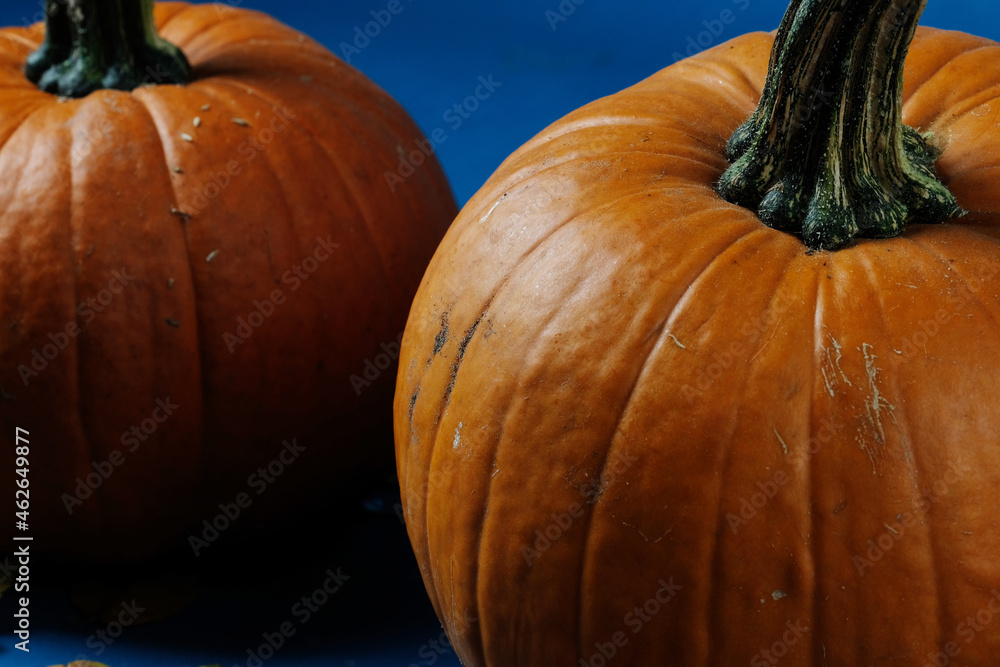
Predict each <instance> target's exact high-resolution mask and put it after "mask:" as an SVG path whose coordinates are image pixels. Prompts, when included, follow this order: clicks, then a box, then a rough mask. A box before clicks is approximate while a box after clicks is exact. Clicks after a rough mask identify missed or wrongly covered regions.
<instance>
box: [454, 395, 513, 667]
mask: <svg viewBox="0 0 1000 667" xmlns="http://www.w3.org/2000/svg"><path fill="white" fill-rule="evenodd" d="M509 414H510V413H509V411H504V421H503V422H502V423H501V424H500V426H499V427H498V428H497V435H496V440H497V442H502V441H503V434H504V431H505V430H506V426H507V422H506V420H507V419H508V417H509ZM499 452H500V448H499V447H493V457H492V459H493V460H492V465H491V466H490V468H491V469H493V470H496V467H497V460H498V459H499ZM492 494H493V477H492V476H491V477H490V478H489V479H488V480H487V481H486V492H485V493H483V511H482V517H481V518H480V519H479V523H478V524H477V525H476V530H475V533H473V534H474V535H476V536H477V537H476V566H475V570H473V575H472V583H473V585H474V586H475V590H476V594H475V595H474V596H470V597H472V599H474V600H475V602H476V610H475V614H476V615H475V618H476V619H478V620H480V621H481V620H482V615H481V614H480V611H479V610H480V609H481V608H483V607H486V605H484V604H483V602H482V600H481V599H480V597H481V596H482V595H483V593H482V589H481V588H480V586H479V573H480V572H482V570H483V566H482V559H483V542H484V541H485V538H486V519H487V518H488V517H489V514H490V499H491V497H492ZM475 638H476V639H477V640H478V647H475V646H474V647H470V650H471V651H472V653H473V655H476V656H477V658H476V659H477V660H479V662H478V663H477V662H475V660H474V661H473V663H472V664H480V663H484V662H485V661H486V637H485V633H484V632H483V630H482V627H481V626H480V628H478V629H477V630H476V633H475ZM476 648H478V649H479V650H478V652H476V650H475V649H476ZM459 657H460V658H464V657H465V656H459ZM463 662H464V661H463Z"/></svg>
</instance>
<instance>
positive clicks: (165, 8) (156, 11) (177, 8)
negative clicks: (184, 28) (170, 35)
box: [153, 2, 192, 48]
mask: <svg viewBox="0 0 1000 667" xmlns="http://www.w3.org/2000/svg"><path fill="white" fill-rule="evenodd" d="M191 7H192V5H191V4H190V3H188V2H157V3H156V4H155V5H154V6H153V22H154V23H155V24H156V30H157V32H160V33H161V34H162V31H163V29H164V28H166V27H167V26H169V25H170V24H171V23H172V22H173V21H174V19H176V18H177V17H178V16H180V15H182V14H184V13H185V12H186V11H187V10H189V9H191ZM168 12H169V15H167V16H164V14H167V13H168ZM164 39H166V38H164ZM167 41H173V40H167ZM174 44H177V42H174ZM178 48H180V45H178Z"/></svg>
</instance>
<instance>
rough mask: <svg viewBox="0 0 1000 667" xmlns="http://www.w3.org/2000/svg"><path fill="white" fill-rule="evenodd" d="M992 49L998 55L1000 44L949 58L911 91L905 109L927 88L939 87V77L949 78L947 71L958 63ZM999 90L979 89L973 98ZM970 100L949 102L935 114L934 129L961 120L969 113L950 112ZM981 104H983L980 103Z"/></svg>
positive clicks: (993, 87) (994, 88)
mask: <svg viewBox="0 0 1000 667" xmlns="http://www.w3.org/2000/svg"><path fill="white" fill-rule="evenodd" d="M991 49H992V50H996V51H998V53H1000V44H998V43H996V42H993V43H991V44H983V45H981V46H977V47H976V48H973V49H969V50H967V51H961V52H960V53H957V54H955V55H953V56H952V57H950V58H948V59H947V60H944V61H943V62H941V63H940V64H939V67H938V68H937V69H935V70H934V72H933V73H932V74H930V75H928V76H927V77H926V78H925V79H924V80H923V81H921V82H920V85H919V86H917V87H916V88H914V89H913V91H911V92H910V94H909V95H907V97H906V99H905V100H904V101H903V105H904V108H905V106H906V104H907V103H909V102H910V100H912V99H914V98H916V97H917V96H918V95H919V94H920V93H921V91H923V90H924V89H925V88H927V87H928V86H934V85H937V83H938V82H937V79H938V77H942V76H948V75H949V72H948V71H947V70H948V69H949V68H950V67H958V66H959V65H957V64H956V63H958V62H959V61H961V60H963V59H965V58H968V57H971V56H978V55H979V54H980V52H981V51H984V50H991ZM998 88H1000V84H998V85H994V86H991V87H989V88H985V89H984V88H977V89H975V90H972V91H970V92H971V93H972V95H973V96H976V95H980V94H982V93H984V92H986V91H991V90H996V89H998ZM996 97H1000V92H998V94H997V96H995V97H994V98H992V99H996ZM970 99H972V98H970V97H962V98H960V99H957V100H955V101H953V102H949V103H948V106H947V107H945V108H944V109H942V113H936V114H934V120H933V122H932V125H933V127H934V128H935V129H938V128H942V129H945V128H948V127H950V126H951V125H952V124H953V123H954V122H955V121H956V120H958V119H959V118H961V116H963V115H965V113H967V112H962V113H950V112H953V111H954V109H955V107H958V106H964V105H966V104H971V103H970V102H969V100H970ZM980 104H981V102H980ZM975 106H978V104H977V105H974V106H972V108H975Z"/></svg>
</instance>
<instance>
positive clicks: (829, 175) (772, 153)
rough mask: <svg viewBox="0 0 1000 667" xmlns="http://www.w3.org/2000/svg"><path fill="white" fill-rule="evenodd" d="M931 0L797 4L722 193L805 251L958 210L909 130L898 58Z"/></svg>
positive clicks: (730, 150) (732, 150)
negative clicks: (796, 237)
mask: <svg viewBox="0 0 1000 667" xmlns="http://www.w3.org/2000/svg"><path fill="white" fill-rule="evenodd" d="M926 4H927V0H874V1H873V0H792V2H791V5H790V6H789V8H788V11H787V12H786V14H785V17H784V19H783V20H782V22H781V26H780V27H779V29H778V33H777V35H776V38H775V42H774V48H773V49H772V51H771V62H770V67H769V70H768V75H767V83H766V84H765V86H764V91H763V94H762V96H761V99H760V104H759V105H758V107H757V110H756V111H755V112H754V114H753V116H751V118H750V120H748V121H747V122H746V123H744V124H743V125H742V126H741V127H740V128H739V129H737V130H736V132H735V133H734V134H733V136H732V138H731V139H730V140H729V144H728V146H727V147H726V151H727V156H728V157H729V160H730V162H731V163H732V164H731V166H730V167H729V169H728V170H727V171H726V173H725V174H723V175H722V178H721V179H720V181H719V184H718V187H717V190H718V192H719V194H720V195H721V196H722V197H723V198H725V199H726V200H727V201H730V202H732V203H734V204H738V205H740V206H744V207H746V208H749V209H751V210H754V211H757V215H758V216H759V217H760V219H761V220H762V221H763V222H764V224H766V225H768V226H769V227H773V228H775V229H781V230H785V231H789V232H795V233H799V234H801V235H802V239H803V241H804V242H805V244H806V245H807V246H808V247H809V248H810V250H829V249H833V248H837V247H839V246H842V245H845V244H847V243H849V242H850V241H851V240H852V239H853V238H854V237H856V236H862V237H870V238H889V237H893V236H897V235H898V234H900V233H901V232H902V231H903V227H904V225H905V224H906V223H916V222H920V223H938V222H944V221H945V220H948V219H949V218H952V217H955V216H957V215H961V214H962V210H961V209H960V208H959V207H958V204H957V202H956V201H955V197H954V196H953V195H952V194H951V192H949V191H948V188H947V187H945V185H944V184H943V183H941V181H940V180H938V178H937V175H936V174H935V172H934V160H935V159H937V157H938V153H937V152H936V151H935V150H934V148H932V147H931V146H930V145H929V144H928V143H927V141H926V140H925V138H924V137H923V136H921V135H920V134H919V133H918V132H917V131H916V130H914V129H912V128H910V127H907V126H905V125H903V120H902V118H903V112H902V106H903V103H902V99H903V63H904V61H905V59H906V52H907V49H908V48H909V45H910V41H911V40H912V39H913V35H914V34H915V32H916V28H917V22H918V21H919V19H920V15H921V13H923V10H924V7H925V5H926Z"/></svg>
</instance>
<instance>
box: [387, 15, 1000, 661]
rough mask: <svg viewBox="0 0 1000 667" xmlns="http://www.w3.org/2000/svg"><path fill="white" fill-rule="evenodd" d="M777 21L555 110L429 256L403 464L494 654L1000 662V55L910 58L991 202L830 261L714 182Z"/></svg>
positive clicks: (456, 605) (914, 76) (919, 106)
mask: <svg viewBox="0 0 1000 667" xmlns="http://www.w3.org/2000/svg"><path fill="white" fill-rule="evenodd" d="M772 39H773V38H772V36H770V35H766V34H759V33H758V34H751V35H746V36H743V37H740V38H737V39H735V40H733V41H730V42H728V43H726V44H723V45H721V46H719V47H717V48H714V49H712V50H710V51H707V52H705V53H703V54H701V55H699V56H697V57H695V58H691V59H689V60H686V61H682V62H680V63H677V64H675V65H673V66H671V67H668V68H667V69H665V70H663V71H661V72H660V73H658V74H656V75H654V76H652V77H650V78H649V79H647V80H645V81H643V82H641V83H639V84H637V85H636V86H634V87H632V88H629V89H627V90H625V91H623V92H621V93H618V94H616V95H613V96H610V97H608V98H605V99H602V100H598V101H596V102H594V103H592V104H590V105H587V106H586V107H584V108H582V109H580V110H578V111H576V112H574V113H572V114H570V115H569V116H567V117H566V118H564V119H562V120H560V121H558V122H556V123H555V124H553V125H552V126H550V127H549V128H547V129H546V130H544V131H543V132H542V133H541V134H539V135H538V136H537V137H535V138H534V139H532V140H531V141H530V142H528V143H527V144H526V145H525V146H523V147H522V148H521V149H519V150H518V151H516V152H515V153H514V154H513V155H512V156H511V157H510V158H508V159H507V160H506V161H505V162H504V163H503V165H501V166H500V168H499V169H498V170H497V172H496V173H495V174H494V175H493V176H492V178H491V179H490V180H489V181H488V182H487V183H486V185H485V186H484V187H483V188H482V190H481V191H480V192H479V193H478V194H477V195H476V196H475V197H474V198H473V199H472V200H471V201H470V202H469V203H468V205H467V206H466V207H465V208H464V210H463V211H462V212H461V213H460V215H459V217H458V219H457V220H456V222H455V223H454V224H453V226H452V227H451V229H450V230H449V232H448V234H447V236H446V237H445V240H444V242H443V243H442V245H441V247H440V248H439V249H438V251H437V253H436V255H435V257H434V260H433V261H432V263H431V266H430V268H429V270H428V273H427V275H426V276H425V278H424V281H423V283H422V285H421V288H420V290H419V292H418V295H417V298H416V301H415V303H414V306H413V309H412V310H411V315H410V319H409V322H408V324H407V329H406V334H405V336H404V339H403V352H402V356H401V359H400V375H399V381H398V386H397V393H396V405H395V429H396V455H397V467H398V472H399V478H400V482H401V485H402V490H403V500H404V507H405V515H406V522H407V529H408V531H409V534H410V539H411V541H412V544H413V547H414V550H415V552H416V556H417V560H418V562H419V564H420V569H421V572H422V573H423V577H424V581H425V583H426V585H427V590H428V592H429V594H430V597H431V600H432V601H433V603H434V605H435V608H436V610H437V612H438V615H439V616H440V618H441V620H442V621H443V623H444V624H445V626H446V628H447V629H448V631H449V633H450V637H451V639H452V642H453V643H454V645H455V647H456V651H457V653H458V655H459V656H460V657H461V659H462V660H463V663H464V664H465V665H466V666H467V667H514V666H516V667H534V666H538V667H571V666H576V665H580V664H583V665H587V664H591V665H601V664H604V662H605V661H604V658H603V657H602V656H601V653H600V650H601V646H603V648H604V651H605V653H609V652H612V649H613V652H614V654H615V656H614V658H613V659H612V660H607V661H606V662H607V664H618V665H635V666H643V667H645V666H653V665H656V666H665V665H677V666H681V665H683V666H685V667H693V666H696V665H718V666H726V667H729V666H732V665H747V664H753V665H766V664H772V662H770V661H769V659H768V658H767V657H765V656H764V654H762V653H761V652H762V651H764V650H768V651H771V650H772V649H774V647H775V645H776V643H778V644H783V646H778V647H777V649H775V652H774V653H772V654H771V656H772V657H774V659H775V660H777V658H778V657H780V664H781V665H785V666H788V667H793V666H805V665H810V666H819V665H830V666H834V665H837V666H852V667H855V666H861V665H865V666H868V665H894V666H897V665H898V666H903V665H906V666H914V667H919V666H922V665H925V664H935V663H932V662H929V661H930V660H931V659H932V657H933V656H934V655H935V654H937V653H938V652H939V651H942V650H944V648H945V647H946V646H947V645H948V642H950V641H953V642H955V645H954V647H951V648H957V649H958V650H959V653H958V654H957V656H955V655H954V654H953V657H952V658H951V661H952V662H951V663H950V664H961V665H996V664H997V661H998V659H1000V613H992V612H989V605H990V604H992V605H993V610H994V611H1000V593H997V591H1000V494H998V492H997V490H998V489H1000V408H998V405H997V401H996V396H997V395H998V393H1000V339H998V337H1000V331H998V322H1000V297H998V293H1000V226H998V224H997V220H998V218H997V217H996V216H995V215H994V214H995V213H997V212H998V211H1000V169H998V166H1000V150H997V149H998V148H1000V143H998V139H997V136H998V135H997V133H996V125H997V123H998V122H1000V115H998V114H1000V101H997V99H996V98H997V95H998V92H997V88H996V85H997V82H1000V65H998V63H1000V47H998V46H997V45H996V44H994V43H993V42H990V41H987V40H984V39H979V38H976V37H971V36H968V35H964V34H959V33H953V32H943V31H936V30H932V29H921V30H920V31H919V33H918V36H917V38H916V40H915V42H914V43H913V46H912V48H911V55H910V58H909V61H908V64H907V67H908V70H907V83H906V90H905V97H904V99H905V107H904V120H905V121H906V122H907V123H908V124H910V125H913V126H916V127H919V128H921V129H922V130H925V131H926V130H934V131H936V132H937V136H938V137H939V138H941V139H942V140H945V141H947V149H946V151H945V153H944V155H943V157H942V158H941V159H940V161H939V163H938V170H939V173H940V175H941V176H942V177H943V180H944V181H945V183H947V184H948V185H949V186H950V187H951V188H952V190H953V192H954V193H955V194H956V196H957V197H958V200H959V203H960V204H961V205H962V206H963V207H964V208H966V209H968V210H970V211H974V213H972V214H970V215H969V216H967V217H965V218H962V219H961V220H958V221H955V222H953V223H950V224H946V225H943V226H927V225H916V226H913V227H912V228H910V229H908V231H907V232H906V233H905V234H904V235H903V236H902V237H901V238H898V239H893V240H885V241H869V240H865V241H859V242H858V243H856V244H855V245H853V246H852V247H849V248H847V249H845V250H841V251H839V252H835V253H817V254H812V255H810V254H807V253H806V252H805V248H804V246H803V245H802V243H801V242H800V241H799V240H798V239H796V238H795V237H793V236H790V235H787V234H784V233H780V232H777V231H774V230H771V229H768V228H766V227H765V226H763V225H762V224H761V223H760V222H759V221H758V220H757V218H756V217H755V215H754V214H753V213H751V212H749V211H747V210H744V209H741V208H739V207H736V206H733V205H730V204H728V203H726V202H724V201H722V200H721V199H720V198H719V197H718V196H717V195H716V194H715V192H714V191H713V189H712V185H713V183H714V182H715V181H716V179H717V178H718V177H719V175H720V174H721V173H722V172H723V170H724V169H725V168H726V166H727V163H726V159H725V153H724V147H725V143H726V141H727V139H728V138H729V136H730V135H731V133H732V132H733V130H734V129H735V128H736V127H737V126H738V125H739V124H740V123H741V122H742V121H744V120H745V119H746V118H747V117H748V116H749V115H750V114H751V112H752V111H753V109H754V107H755V105H756V102H757V99H758V97H759V94H760V90H761V89H762V87H763V84H764V78H765V75H766V69H767V61H768V54H769V51H770V48H771V44H772ZM804 122H808V119H804ZM939 314H940V317H942V318H945V316H947V318H946V320H947V321H946V322H945V323H943V324H938V325H936V326H935V323H934V320H935V317H936V316H938V315H939ZM445 324H446V326H444V325H445ZM810 440H812V445H811V444H810ZM810 451H812V453H811V454H810ZM935 484H936V487H935ZM925 489H928V490H930V500H928V501H927V502H925V503H923V505H921V504H920V502H919V501H920V498H921V497H922V494H923V492H924V490H925ZM592 490H596V491H595V492H593V493H591V491H592ZM768 492H770V495H772V496H773V497H771V498H767V495H768ZM755 494H757V495H755ZM744 502H745V503H746V504H745V505H744ZM577 506H579V507H580V509H577ZM747 508H749V509H747ZM741 511H742V512H744V514H745V516H746V517H748V518H746V519H743V518H742V517H741V516H740V513H741ZM574 513H575V514H578V515H579V516H578V517H574V516H573V514H574ZM906 513H909V514H906ZM730 515H731V516H730ZM734 518H735V519H737V520H736V521H734V520H733V519H734ZM887 526H888V528H887ZM536 531H538V532H536ZM892 531H895V532H892ZM539 533H541V534H542V535H545V534H546V533H548V536H547V537H546V538H545V540H548V542H546V541H545V540H540V539H539ZM886 536H888V537H886ZM553 537H554V538H555V539H550V538H553ZM887 539H888V542H887ZM869 540H871V541H872V543H871V545H870V544H869ZM880 540H881V543H882V544H883V545H888V548H887V549H884V550H883V551H884V553H882V554H881V555H880V554H879V552H878V551H872V552H871V557H869V555H868V553H869V549H870V547H871V546H872V545H874V546H875V547H876V548H880V547H879V541H880ZM529 549H531V550H535V551H528V550H529ZM855 556H858V557H859V558H861V559H865V561H869V562H868V564H867V565H866V564H865V561H861V560H858V559H856V558H855ZM529 560H530V561H531V563H530V564H529V562H528V561H529ZM861 571H863V573H861ZM661 580H663V582H664V583H667V584H670V583H672V584H674V585H675V586H680V587H681V588H680V590H675V591H674V592H675V593H676V595H674V597H673V598H672V599H671V600H670V601H669V602H667V603H665V604H659V603H657V604H649V606H648V607H647V608H646V611H644V612H642V613H645V614H647V617H645V618H644V617H643V615H642V613H636V612H637V610H636V609H635V608H636V607H637V606H638V607H643V606H644V605H645V604H646V603H647V601H649V600H651V599H654V600H655V597H656V595H657V593H658V592H659V594H660V596H661V600H662V599H664V598H666V597H667V595H668V592H667V591H665V590H661V589H662V584H661V583H660V581H661ZM994 595H996V599H995V601H994V602H992V603H991V598H993V597H994ZM657 607H659V611H658V613H655V614H650V613H649V610H650V609H653V610H655V609H657ZM980 610H987V612H988V613H990V615H991V617H992V619H993V620H992V623H990V624H987V625H979V623H981V622H982V621H981V620H980V621H978V622H977V621H975V617H976V615H977V612H980ZM987 612H983V616H985V615H986V613H987ZM970 616H971V617H973V622H974V623H976V625H977V626H978V627H979V630H978V631H973V630H971V627H972V626H970V625H968V624H967V623H966V620H965V619H966V618H967V617H970ZM472 619H476V620H475V621H473V620H472ZM963 623H966V624H965V625H962V624H963ZM786 624H789V625H786ZM796 626H798V629H799V632H798V633H797V634H796V633H795V632H792V631H791V630H790V628H795V627H796ZM803 628H807V630H803ZM970 631H971V632H972V637H971V638H970V637H969V632H970ZM616 633H620V634H617V635H616ZM616 636H617V638H618V645H617V646H616V645H615V641H616V639H615V638H616ZM621 640H624V642H623V641H621ZM967 640H969V641H967ZM622 644H623V645H622ZM609 647H610V648H609ZM595 655H596V656H598V657H596V658H593V659H592V657H593V656H595ZM581 660H582V662H581Z"/></svg>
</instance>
